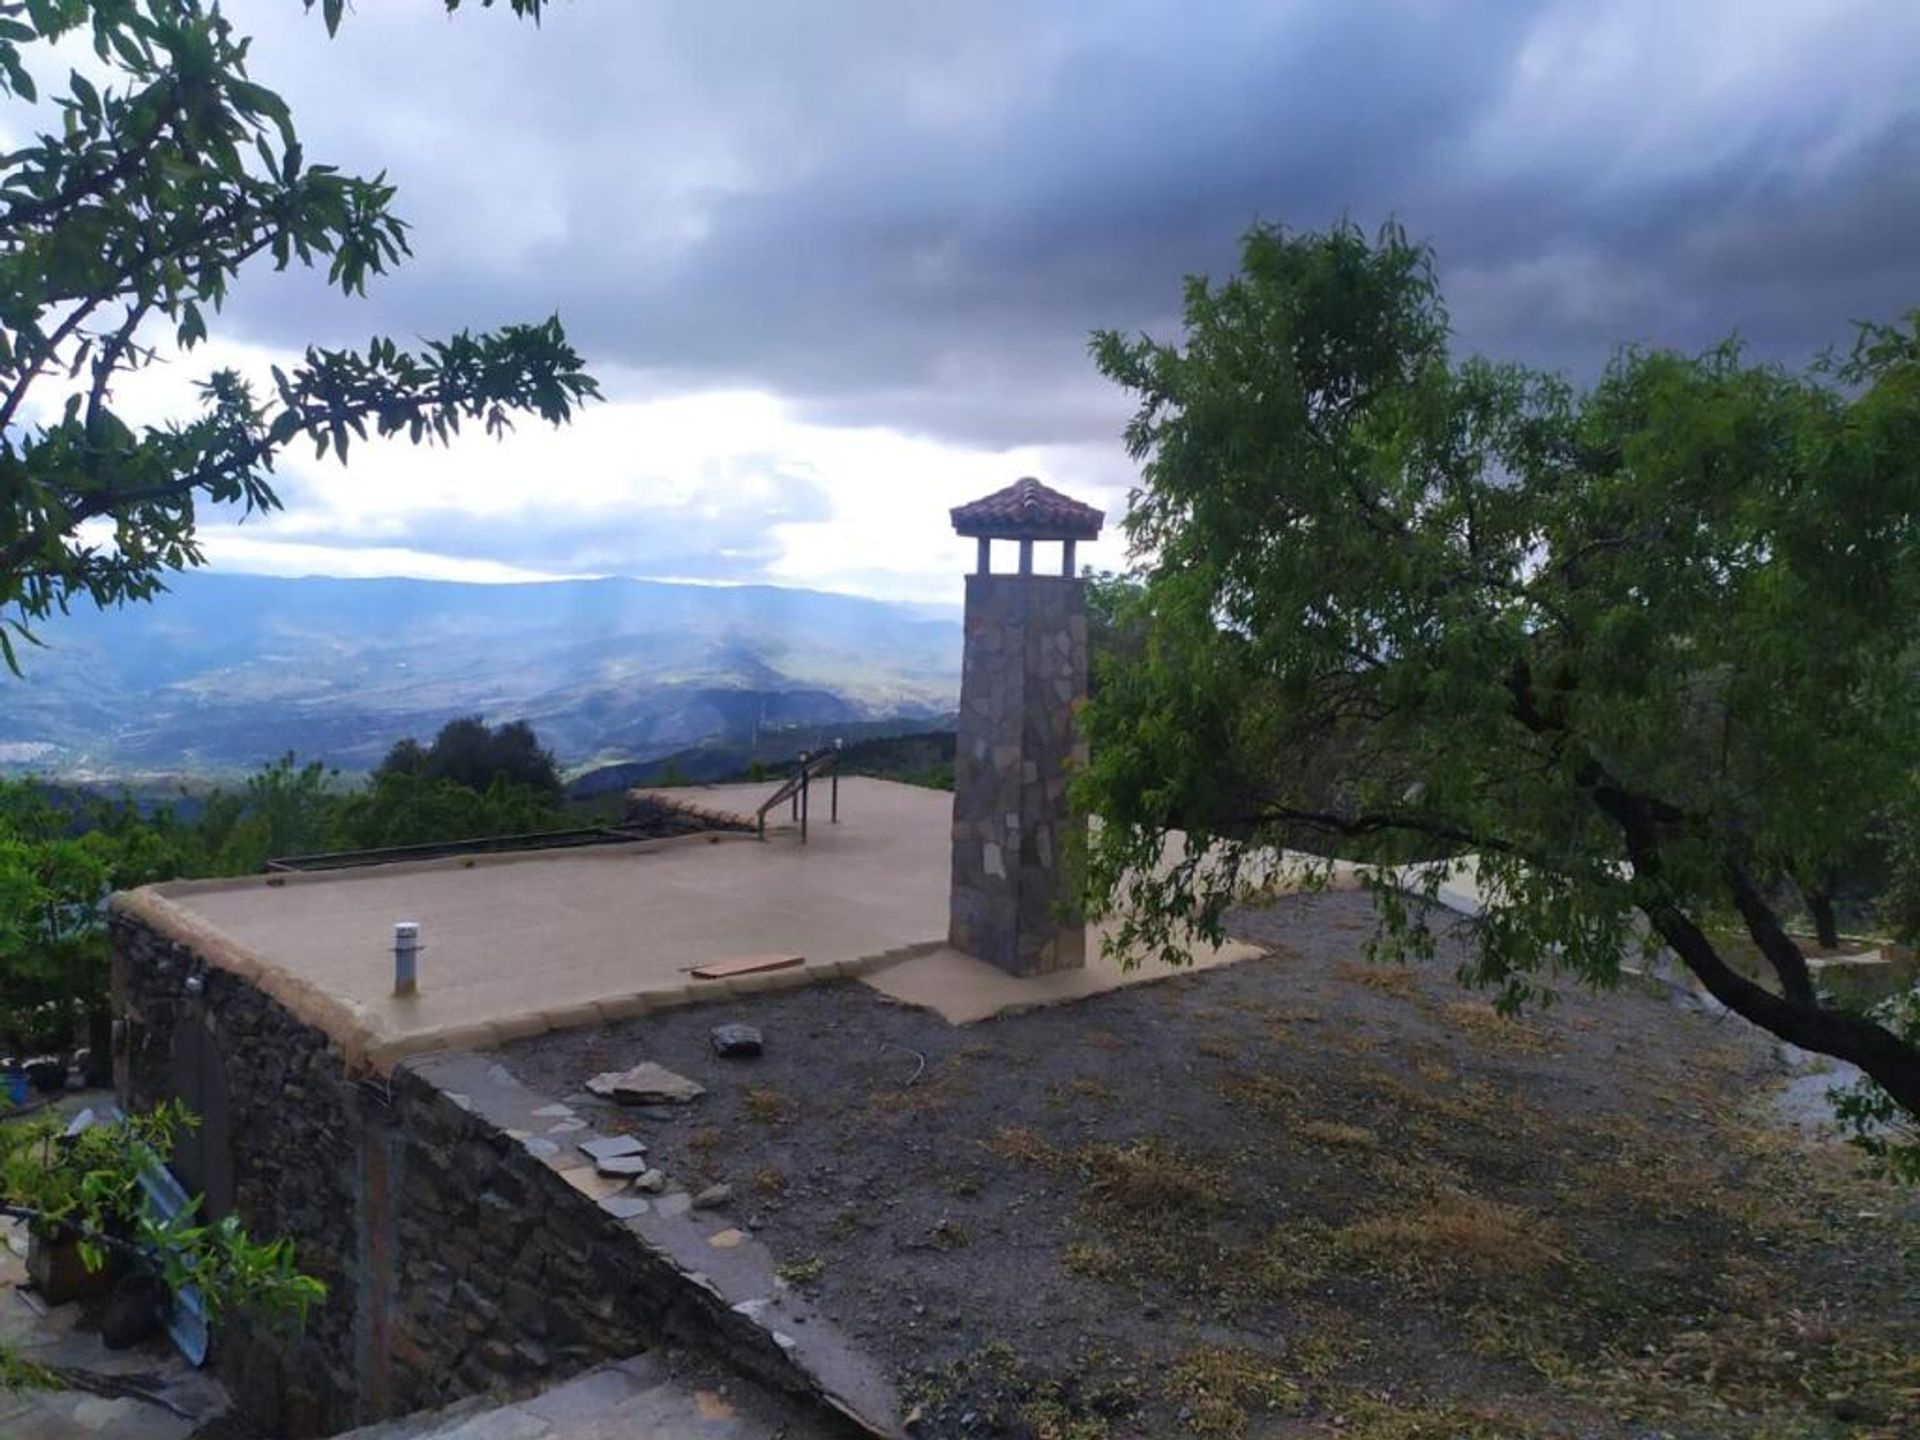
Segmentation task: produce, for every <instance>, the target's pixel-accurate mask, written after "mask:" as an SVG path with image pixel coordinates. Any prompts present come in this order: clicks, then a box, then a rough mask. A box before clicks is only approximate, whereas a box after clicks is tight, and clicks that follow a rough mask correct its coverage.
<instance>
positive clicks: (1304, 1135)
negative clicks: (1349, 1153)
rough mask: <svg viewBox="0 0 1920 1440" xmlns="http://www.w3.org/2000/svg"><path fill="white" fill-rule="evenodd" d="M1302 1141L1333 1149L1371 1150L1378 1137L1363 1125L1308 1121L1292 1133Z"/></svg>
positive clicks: (1378, 1140) (1331, 1121)
mask: <svg viewBox="0 0 1920 1440" xmlns="http://www.w3.org/2000/svg"><path fill="white" fill-rule="evenodd" d="M1294 1133H1295V1134H1296V1135H1298V1136H1299V1137H1300V1138H1301V1139H1302V1140H1308V1141H1311V1142H1312V1143H1313V1144H1315V1145H1326V1146H1329V1147H1331V1148H1334V1149H1345V1150H1373V1149H1376V1148H1377V1147H1378V1146H1379V1144H1380V1137H1379V1136H1378V1135H1376V1134H1374V1132H1373V1131H1371V1130H1369V1129H1367V1127H1366V1126H1364V1125H1343V1124H1341V1123H1340V1122H1339V1121H1338V1120H1308V1121H1306V1122H1304V1123H1303V1124H1301V1125H1300V1126H1299V1127H1298V1129H1296V1130H1295V1131H1294Z"/></svg>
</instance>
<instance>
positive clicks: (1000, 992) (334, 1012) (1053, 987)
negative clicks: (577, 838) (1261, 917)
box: [115, 778, 1252, 1069]
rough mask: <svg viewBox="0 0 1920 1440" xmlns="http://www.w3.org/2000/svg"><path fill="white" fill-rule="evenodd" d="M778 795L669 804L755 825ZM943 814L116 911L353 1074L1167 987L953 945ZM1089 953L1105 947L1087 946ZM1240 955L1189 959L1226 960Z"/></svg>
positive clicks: (227, 893)
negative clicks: (854, 1015) (644, 1020)
mask: <svg viewBox="0 0 1920 1440" xmlns="http://www.w3.org/2000/svg"><path fill="white" fill-rule="evenodd" d="M773 789H774V786H773V785H772V783H763V784H758V785H738V786H699V787H687V788H685V789H683V790H680V791H675V792H663V793H672V794H673V795H675V796H676V797H677V798H684V799H685V800H686V801H687V802H689V803H691V804H694V805H697V806H700V807H701V808H704V809H708V810H719V811H729V810H731V811H743V812H746V813H751V811H752V809H753V808H754V806H756V805H758V804H759V803H760V802H761V801H763V800H765V799H766V798H767V797H768V796H769V795H771V794H772V793H773ZM952 807H953V797H952V796H951V795H950V794H948V793H946V792H944V791H939V790H927V789H922V788H920V787H918V786H912V785H901V784H895V783H892V782H890V781H884V780H870V779H863V778H849V779H844V780H842V781H841V782H840V823H839V824H837V825H836V824H831V823H829V822H828V820H827V809H828V807H827V796H826V787H825V785H824V784H821V785H819V786H818V788H817V789H816V792H815V795H814V803H813V805H812V807H811V808H812V823H811V825H810V828H809V839H808V843H806V844H804V845H803V844H801V843H800V841H799V838H798V836H797V834H796V833H795V832H793V831H792V830H791V829H785V830H776V831H774V832H772V833H771V834H770V836H769V838H768V839H767V840H766V841H765V842H761V841H757V840H754V839H752V838H751V837H748V836H739V835H725V836H717V837H716V836H705V835H701V836H688V837H682V838H679V839H673V840H661V841H643V842H639V843H636V844H633V845H618V846H604V847H595V848H593V849H591V850H562V851H545V852H533V853H520V854H508V855H483V856H466V857H453V858H448V859H439V860H424V861H415V862H409V863H404V864H394V865H379V866H370V867H367V868H364V869H355V870H345V871H330V872H319V873H308V874H285V875H270V876H249V877H247V878H244V879H226V880H197V881H181V882H176V883H173V884H166V885H158V886H150V887H147V888H146V889H143V890H138V891H134V892H132V893H131V894H127V895H122V896H119V897H116V901H115V903H116V906H117V907H118V908H119V909H120V910H122V911H123V912H125V913H128V914H130V915H132V916H136V917H138V918H140V919H143V920H145V921H147V922H148V923H150V924H152V925H154V926H155V928H157V929H159V930H161V931H162V932H164V933H167V934H170V935H172V936H174V937H175V938H176V939H180V940H182V941H185V942H186V943H188V944H189V945H191V946H192V947H193V948H194V949H195V950H196V951H198V952H199V953H200V954H202V955H203V956H205V957H206V958H207V959H208V961H209V962H210V963H213V964H215V965H219V966H222V967H223V968H227V969H232V970H235V971H237V972H239V973H242V974H245V975H247V976H248V977H249V978H251V979H253V980H254V982H255V983H257V984H258V985H259V986H260V987H261V988H262V989H264V990H266V991H267V992H268V993H270V994H272V995H274V996H275V998H277V999H279V1000H280V1001H281V1002H282V1003H283V1004H286V1005H287V1006H288V1007H289V1008H290V1009H292V1010H293V1011H294V1012H295V1013H296V1014H298V1015H300V1016H301V1017H302V1018H303V1019H305V1020H307V1021H308V1022H309V1023H312V1024H315V1025H317V1026H319V1027H320V1028H321V1029H323V1030H325V1031H326V1032H327V1033H328V1034H329V1035H331V1036H332V1037H333V1038H334V1039H335V1040H336V1041H337V1042H339V1044H340V1045H341V1047H342V1049H343V1051H345V1052H346V1054H347V1056H348V1058H349V1060H350V1061H364V1062H366V1063H368V1064H370V1065H372V1066H373V1067H374V1068H376V1069H384V1068H387V1067H388V1066H390V1065H391V1064H392V1062H393V1061H394V1060H395V1059H397V1058H399V1057H400V1056H402V1055H406V1054H410V1053H415V1052H420V1051H428V1050H441V1049H480V1048H488V1047H491V1046H494V1045H498V1044H503V1043H505V1042H507V1041H510V1040H514V1039H519V1038H522V1037H524V1036H527V1035H534V1034H539V1033H541V1032H543V1031H546V1030H557V1029H568V1028H572V1027H574V1026H578V1025H587V1024H595V1023H598V1022H600V1021H603V1020H610V1019H618V1018H622V1017H624V1016H628V1015H634V1014H638V1013H641V1012H643V1011H646V1010H651V1009H660V1008H666V1007H669V1006H673V1005H680V1004H687V1003H691V1002H695V1001H698V1000H702V999H705V998H709V997H711V998H722V997H724V996H726V995H728V994H733V993H743V992H745V991H748V990H754V989H771V988H779V987H784V986H787V985H795V984H805V983H808V982H809V981H811V980H816V979H822V978H827V977H832V976H841V975H852V974H861V975H863V976H865V975H868V974H869V973H870V972H876V971H879V970H881V969H882V968H884V969H885V974H877V973H875V974H872V975H871V979H872V982H873V983H875V985H876V987H877V988H879V989H881V990H882V991H884V992H886V993H889V994H892V995H894V996H895V998H897V999H900V1000H902V1001H905V1002H907V1003H912V1004H919V1005H926V1006H929V1007H930V1008H933V1009H936V1010H939V1011H940V1012H941V1013H943V1014H946V1015H947V1016H948V1018H949V1019H952V1020H955V1021H965V1020H971V1019H978V1018H981V1017H983V1016H985V1015H988V1014H993V1013H997V1012H999V1011H1001V1010H1004V1009H1008V1008H1017V1007H1019V1006H1021V1005H1026V1004H1044V1003H1049V1002H1052V1001H1057V1000H1064V999H1071V998H1074V997H1075V996H1077V995H1083V994H1089V993H1093V992H1094V991H1097V990H1104V989H1110V988H1112V987H1113V986H1114V985H1117V984H1122V983H1129V982H1130V981H1132V980H1136V979H1148V978H1154V977H1155V976H1156V975H1164V974H1166V973H1169V972H1167V971H1166V970H1165V969H1164V968H1163V967H1148V968H1145V969H1142V970H1139V971H1130V972H1124V973H1123V972H1122V970H1121V968H1120V967H1119V966H1118V965H1116V964H1114V963H1113V962H1110V961H1106V962H1101V961H1095V962H1092V963H1090V964H1089V966H1088V968H1087V970H1085V971H1074V972H1066V973H1063V974H1059V975H1052V976H1042V977H1037V978H1036V979H1034V980H1015V979H1013V978H1012V977H1009V976H1005V975H1002V974H1001V973H1000V972H999V971H997V970H994V969H993V968H992V967H991V966H988V965H985V964H982V963H981V962H978V961H974V960H971V959H970V958H968V957H966V956H962V955H958V954H955V953H954V952H952V951H950V950H945V949H944V942H945V937H946V929H947V890H948V881H949V857H950V838H949V837H950V834H951V822H952ZM769 818H770V819H771V820H778V819H781V818H783V817H782V815H781V814H780V813H778V812H776V814H775V815H773V816H771V817H769ZM397 920H414V921H418V922H419V924H420V945H421V949H420V957H419V993H418V994H416V995H413V996H411V997H405V998H400V997H396V996H394V995H393V993H392V988H393V925H394V922H395V921H397ZM1088 948H1089V951H1090V952H1092V951H1094V950H1096V949H1097V948H1098V945H1097V940H1096V939H1095V938H1094V937H1092V936H1090V937H1089V947H1088ZM1243 950H1244V947H1232V948H1230V949H1228V950H1223V951H1218V952H1214V951H1209V952H1207V953H1206V954H1205V955H1203V956H1199V957H1196V958H1197V959H1198V960H1199V962H1200V963H1202V964H1207V963H1220V962H1221V961H1224V960H1229V959H1235V958H1239V957H1240V955H1241V953H1243ZM1244 953H1252V952H1251V951H1250V950H1244ZM776 954H785V955H798V956H801V957H802V963H801V964H800V965H799V966H797V967H793V968H789V969H784V970H774V971H768V972H765V973H763V974H759V975H753V976H743V977H738V978H734V979H725V980H711V981H703V980H697V979H695V978H694V977H693V976H692V974H691V973H690V972H691V971H692V970H693V969H695V968H696V967H699V966H703V965H709V964H713V963H716V962H720V961H726V960H734V959H741V958H745V957H749V956H764V955H776ZM907 956H912V957H914V958H912V959H905V958H904V957H907ZM896 962H897V963H896Z"/></svg>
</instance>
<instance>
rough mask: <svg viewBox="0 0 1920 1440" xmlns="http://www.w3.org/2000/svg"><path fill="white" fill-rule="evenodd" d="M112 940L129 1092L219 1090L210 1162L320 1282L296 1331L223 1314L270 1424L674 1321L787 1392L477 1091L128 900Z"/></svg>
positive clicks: (233, 1372) (293, 1426)
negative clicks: (450, 1086) (336, 1042)
mask: <svg viewBox="0 0 1920 1440" xmlns="http://www.w3.org/2000/svg"><path fill="white" fill-rule="evenodd" d="M113 942H114V988H115V996H116V1002H117V1010H118V1013H119V1015H120V1017H121V1021H122V1024H121V1031H120V1042H119V1047H118V1053H117V1056H116V1060H117V1077H116V1078H117V1083H118V1085H119V1089H120V1093H121V1099H122V1103H123V1104H125V1105H127V1106H128V1107H129V1108H137V1109H145V1108H147V1107H149V1106H151V1105H153V1104H155V1103H157V1102H159V1101H161V1100H163V1099H166V1098H168V1097H169V1096H175V1095H179V1097H180V1098H183V1099H186V1100H188V1101H189V1103H195V1102H196V1100H199V1101H202V1102H206V1101H211V1102H212V1103H210V1104H207V1106H206V1108H207V1109H208V1110H209V1111H211V1112H214V1113H212V1114H211V1115H210V1117H209V1122H208V1124H207V1126H206V1131H205V1133H203V1134H201V1135H200V1136H198V1137H196V1139H195V1142H194V1143H195V1146H196V1147H197V1150H198V1152H199V1162H198V1163H199V1164H200V1165H201V1166H203V1167H211V1168H212V1169H214V1170H222V1169H225V1170H226V1171H227V1172H228V1174H229V1175H230V1184H231V1189H230V1193H231V1195H232V1197H233V1204H232V1208H233V1209H234V1211H235V1212H237V1213H238V1215H239V1216H240V1218H241V1221H242V1223H243V1224H245V1225H246V1226H247V1228H248V1230H249V1231H250V1232H251V1233H253V1234H254V1235H256V1236H271V1235H288V1236H291V1237H293V1239H294V1241H295V1244H296V1247H297V1260H298V1263H299V1264H300V1266H301V1268H302V1269H304V1270H306V1271H308V1272H309V1273H311V1274H315V1275H317V1276H319V1277H320V1278H321V1279H323V1280H325V1281H326V1283H327V1285H328V1287H329V1295H328V1299H327V1302H326V1303H325V1304H324V1305H322V1306H320V1307H318V1308H317V1309H316V1310H315V1311H314V1313H313V1314H312V1315H311V1316H310V1317H309V1319H308V1321H307V1323H306V1325H305V1326H304V1328H298V1329H296V1328H294V1327H293V1326H292V1325H291V1324H289V1323H286V1322H281V1323H278V1324H269V1323H267V1322H266V1321H264V1320H261V1319H257V1318H255V1317H250V1316H246V1315H233V1316H229V1317H225V1318H223V1320H222V1321H221V1323H219V1324H218V1326H217V1328H216V1331H215V1337H214V1357H215V1358H214V1362H213V1363H214V1365H215V1368H216V1370H217V1372H218V1373H219V1374H220V1376H221V1377H222V1379H223V1380H224V1381H225V1382H226V1383H227V1384H228V1386H229V1388H230V1389H231V1390H232V1391H233V1392H234V1394H235V1396H236V1398H237V1400H238V1403H239V1404H240V1406H241V1408H242V1409H243V1410H244V1411H245V1412H246V1413H247V1414H248V1415H249V1416H251V1417H252V1418H253V1419H254V1420H255V1421H256V1422H258V1423H259V1424H261V1425H262V1426H263V1428H264V1429H265V1430H266V1432H267V1433H269V1434H272V1435H276V1436H289V1437H292V1436H307V1435H319V1434H331V1433H333V1432H334V1431H336V1430H340V1429H344V1428H348V1427H350V1426H352V1425H356V1424H362V1423H366V1422H368V1421H370V1420H377V1419H383V1418H386V1417H389V1416H394V1415H401V1414H406V1413H410V1412H412V1411H414V1410H416V1409H420V1408H422V1407H425V1406H430V1405H438V1404H442V1403H445V1402H447V1401H450V1400H454V1399H457V1398H459V1397H461V1396H464V1395H468V1394H473V1393H476V1392H480V1391H485V1390H491V1389H500V1388H505V1387H512V1386H518V1385H521V1384H524V1383H527V1382H532V1381H536V1380H543V1379H546V1378H557V1377H560V1376H564V1375H568V1374H571V1373H574V1372H576V1371H578V1370H581V1369H584V1368H586V1367H588V1366H590V1365H593V1364H596V1363H599V1362H600V1361H602V1360H606V1359H611V1358H620V1357H625V1356H629V1355H633V1354H636V1353H638V1352H640V1351H642V1350H645V1349H648V1348H650V1347H651V1346H652V1345H653V1344H655V1343H656V1342H657V1341H658V1340H659V1339H660V1338H661V1337H663V1336H666V1335H671V1336H674V1337H675V1338H676V1339H679V1340H682V1341H685V1342H688V1343H693V1344H699V1345H702V1346H704V1347H705V1348H708V1349H712V1350H716V1351H718V1352H720V1353H722V1354H724V1355H726V1356H727V1357H728V1358H729V1359H731V1360H733V1361H734V1362H735V1363H738V1364H740V1365H741V1366H742V1367H743V1368H745V1369H748V1370H750V1371H752V1372H754V1373H756V1374H757V1375H759V1377H760V1378H762V1379H766V1380H768V1381H769V1382H770V1383H773V1384H776V1385H782V1386H783V1387H786V1388H793V1386H794V1381H793V1377H792V1376H791V1375H790V1374H788V1373H786V1372H785V1371H784V1370H782V1368H781V1363H782V1362H781V1359H780V1356H779V1352H778V1351H777V1349H775V1348H774V1347H772V1346H770V1345H769V1344H767V1343H766V1337H765V1336H764V1334H762V1333H761V1332H760V1331H758V1330H755V1329H753V1328H752V1327H751V1326H749V1325H747V1323H746V1322H745V1321H744V1320H742V1319H741V1317H740V1316H738V1315H736V1314H734V1313H733V1312H732V1311H730V1310H729V1308H728V1306H727V1305H725V1304H723V1303H721V1302H720V1301H719V1300H718V1299H717V1298H716V1297H715V1295H714V1294H713V1293H712V1291H711V1287H707V1286H704V1285H703V1284H693V1283H689V1281H688V1278H687V1276H686V1275H685V1273H683V1272H682V1271H680V1270H677V1269H676V1268H675V1267H674V1266H673V1265H671V1264H669V1263H667V1262H666V1261H665V1260H664V1259H662V1258H661V1257H660V1256H658V1255H656V1254H653V1253H651V1252H649V1251H648V1250H647V1249H646V1248H645V1247H642V1246H639V1245H636V1244H635V1243H633V1238H632V1236H631V1235H630V1234H629V1233H628V1232H627V1231H625V1230H624V1229H623V1228H622V1227H621V1225H620V1224H619V1222H618V1221H617V1220H616V1219H615V1218H614V1217H613V1216H611V1215H609V1214H608V1213H607V1212H606V1211H605V1210H603V1209H602V1208H600V1207H599V1206H597V1205H596V1204H594V1203H593V1202H592V1201H591V1200H584V1199H583V1198H582V1196H581V1194H580V1192H579V1191H578V1190H577V1189H575V1188H574V1187H573V1186H571V1185H569V1184H568V1182H567V1181H566V1179H565V1178H564V1177H563V1176H562V1175H561V1174H560V1173H558V1172H557V1171H556V1170H555V1169H554V1168H553V1167H552V1166H551V1165H550V1164H543V1163H542V1162H541V1161H540V1160H539V1159H536V1158H534V1156H533V1155H532V1154H531V1153H529V1151H528V1149H527V1148H526V1147H525V1146H524V1145H523V1143H522V1142H521V1140H519V1139H518V1138H516V1137H514V1136H513V1135H511V1134H509V1133H508V1132H506V1131H504V1130H503V1129H502V1128H500V1126H499V1125H497V1124H494V1123H492V1122H490V1121H488V1120H487V1119H486V1118H485V1117H483V1116H481V1115H478V1114H476V1113H473V1111H472V1110H471V1108H470V1106H469V1105H468V1104H465V1103H463V1100H464V1098H465V1097H460V1096H456V1095H452V1094H450V1093H448V1092H447V1091H444V1090H442V1089H440V1088H439V1087H438V1086H436V1085H435V1084H433V1083H430V1082H429V1081H428V1080H426V1079H423V1078H421V1077H420V1076H419V1075H416V1074H414V1073H411V1072H410V1071H409V1070H408V1069H407V1068H406V1066H405V1064H404V1063H403V1065H402V1066H401V1067H400V1068H399V1069H397V1070H396V1071H395V1073H394V1074H393V1075H392V1077H391V1078H390V1079H388V1078H365V1079H356V1078H355V1077H352V1076H350V1075H348V1074H347V1072H346V1071H345V1069H344V1068H343V1066H342V1064H341V1061H340V1057H339V1055H338V1052H337V1051H335V1050H334V1049H332V1048H331V1047H330V1046H329V1044H328V1041H327V1037H326V1036H325V1035H324V1034H322V1033H321V1032H320V1031H318V1030H317V1029H314V1028H313V1027H311V1026H308V1025H306V1024H305V1023H303V1022H302V1021H300V1020H298V1019H297V1018H295V1017H294V1016H293V1015H291V1014H290V1013H289V1012H288V1011H287V1010H286V1009H285V1008H284V1007H283V1006H281V1005H280V1004H279V1003H278V1002H277V1001H275V1000H274V999H272V998H271V997H269V996H267V995H266V994H264V993H263V992H261V991H260V990H258V989H257V988H255V987H254V986H253V985H252V984H251V983H249V982H248V981H247V980H245V979H243V978H241V977H239V976H237V975H235V974H233V973H230V972H229V971H226V970H223V969H220V968H217V967H214V966H210V965H208V964H206V963H205V960H204V958H203V957H202V956H201V955H199V954H198V953H196V951H195V950H193V949H192V948H190V947H189V946H187V945H185V944H182V943H180V942H178V941H176V940H174V939H172V938H170V937H168V936H167V935H164V934H162V933H160V932H159V931H157V930H156V929H155V928H153V927H152V926H150V925H148V924H146V923H144V922H143V921H141V920H140V919H138V918H136V917H133V916H130V915H128V914H126V913H118V914H116V916H115V918H114V921H113ZM188 1055H190V1056H192V1057H193V1063H192V1064H188V1065H186V1066H184V1067H183V1064H182V1057H183V1056H188ZM472 1063H479V1064H482V1068H485V1067H484V1062H480V1061H478V1060H477V1059H475V1060H473V1061H472ZM209 1068H211V1070H212V1071H213V1072H214V1073H213V1074H212V1076H211V1077H209V1076H208V1075H207V1074H206V1073H205V1072H206V1071H207V1070H208V1069H209ZM494 1068H496V1069H497V1068H498V1067H494ZM196 1075H197V1076H198V1079H197V1080H196V1079H195V1078H194V1077H195V1076H196ZM503 1076H504V1072H503ZM183 1077H184V1079H183ZM183 1089H186V1090H195V1089H197V1090H199V1091H201V1092H202V1093H201V1094H199V1095H193V1094H182V1093H181V1092H182V1090H183ZM553 1148H554V1147H552V1146H548V1147H547V1149H548V1150H550V1151H551V1150H552V1149H553ZM769 1356H771V1358H769Z"/></svg>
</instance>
